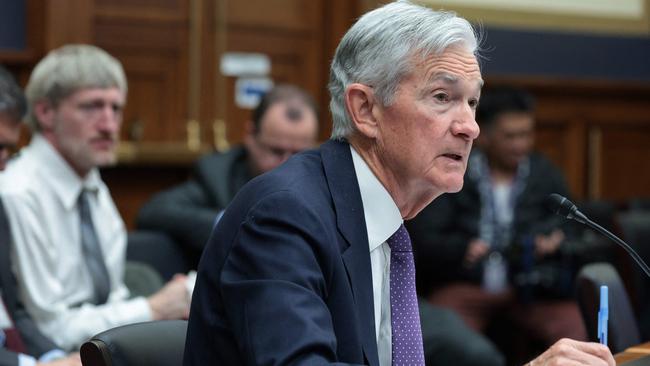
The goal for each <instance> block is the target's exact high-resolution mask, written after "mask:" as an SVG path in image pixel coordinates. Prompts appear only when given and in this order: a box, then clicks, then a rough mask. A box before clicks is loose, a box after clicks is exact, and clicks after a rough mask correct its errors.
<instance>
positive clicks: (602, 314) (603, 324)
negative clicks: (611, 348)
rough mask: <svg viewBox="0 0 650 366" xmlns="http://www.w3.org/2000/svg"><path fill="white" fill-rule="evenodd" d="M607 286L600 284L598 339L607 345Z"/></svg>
mask: <svg viewBox="0 0 650 366" xmlns="http://www.w3.org/2000/svg"><path fill="white" fill-rule="evenodd" d="M608 292H609V290H608V288H607V286H600V310H598V340H599V341H600V344H604V345H607V320H609V300H608V299H609V297H608Z"/></svg>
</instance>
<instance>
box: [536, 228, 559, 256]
mask: <svg viewBox="0 0 650 366" xmlns="http://www.w3.org/2000/svg"><path fill="white" fill-rule="evenodd" d="M563 240H564V232H562V230H560V229H555V230H553V231H552V232H551V233H550V234H549V235H537V236H536V237H535V253H537V255H538V256H539V257H543V256H546V255H549V254H553V253H555V251H556V250H557V248H559V247H560V244H562V241H563Z"/></svg>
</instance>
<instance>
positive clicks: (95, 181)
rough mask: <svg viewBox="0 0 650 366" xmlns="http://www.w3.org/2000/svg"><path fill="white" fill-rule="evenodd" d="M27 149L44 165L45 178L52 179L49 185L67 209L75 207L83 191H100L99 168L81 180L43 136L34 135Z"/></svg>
mask: <svg viewBox="0 0 650 366" xmlns="http://www.w3.org/2000/svg"><path fill="white" fill-rule="evenodd" d="M27 149H28V150H29V151H30V154H33V155H34V156H35V157H36V158H37V159H38V161H40V162H42V163H43V164H42V165H41V168H42V171H43V173H44V176H47V177H50V182H49V184H51V186H52V188H53V190H54V192H55V194H56V195H57V196H58V197H59V199H60V200H61V202H63V206H64V207H65V208H66V209H68V210H71V209H72V208H74V207H75V205H76V204H77V200H78V199H79V194H80V193H81V191H82V190H83V189H86V190H88V191H90V192H98V191H99V187H100V185H101V178H100V176H99V171H98V170H97V168H93V169H92V170H91V171H90V172H89V173H88V174H87V175H86V177H85V178H84V179H81V178H79V176H78V175H77V173H76V172H75V171H74V170H73V169H72V167H71V166H70V165H69V164H68V162H66V161H65V159H63V157H62V156H61V154H59V152H58V151H57V150H56V149H55V148H54V147H53V146H52V145H51V144H50V142H49V141H47V140H46V139H45V138H44V137H43V136H42V135H41V134H39V133H36V134H34V136H33V137H32V141H31V142H30V144H29V146H28V147H27Z"/></svg>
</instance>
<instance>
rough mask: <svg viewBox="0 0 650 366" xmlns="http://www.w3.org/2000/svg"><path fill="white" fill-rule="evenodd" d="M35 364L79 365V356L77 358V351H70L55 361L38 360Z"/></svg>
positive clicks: (49, 365)
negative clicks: (66, 355) (67, 354)
mask: <svg viewBox="0 0 650 366" xmlns="http://www.w3.org/2000/svg"><path fill="white" fill-rule="evenodd" d="M36 366H81V358H79V353H71V354H70V355H69V356H68V357H65V358H60V359H58V360H56V361H50V362H39V363H37V364H36Z"/></svg>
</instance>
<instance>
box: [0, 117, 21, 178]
mask: <svg viewBox="0 0 650 366" xmlns="http://www.w3.org/2000/svg"><path fill="white" fill-rule="evenodd" d="M19 137H20V121H19V120H16V118H14V117H13V116H12V115H10V114H7V113H2V112H0V170H4V169H5V166H6V165H7V161H8V160H9V158H10V157H11V154H12V153H13V152H14V151H15V150H16V144H18V138H19Z"/></svg>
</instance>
